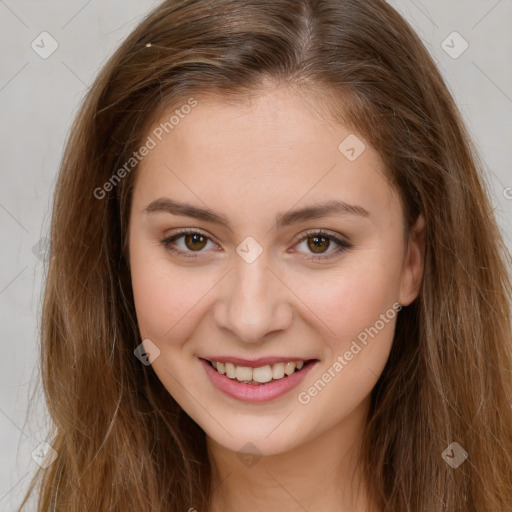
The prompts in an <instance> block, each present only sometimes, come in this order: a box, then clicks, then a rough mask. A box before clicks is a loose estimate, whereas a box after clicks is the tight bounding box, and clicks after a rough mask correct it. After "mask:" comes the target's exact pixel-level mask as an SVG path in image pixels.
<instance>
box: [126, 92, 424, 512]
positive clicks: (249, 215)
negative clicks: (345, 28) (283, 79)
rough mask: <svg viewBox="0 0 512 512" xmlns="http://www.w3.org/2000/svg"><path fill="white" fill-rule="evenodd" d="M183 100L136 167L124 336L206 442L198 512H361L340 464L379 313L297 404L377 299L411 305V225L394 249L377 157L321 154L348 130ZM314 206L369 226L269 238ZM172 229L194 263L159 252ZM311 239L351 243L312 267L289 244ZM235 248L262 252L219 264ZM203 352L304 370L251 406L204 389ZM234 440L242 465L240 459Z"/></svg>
mask: <svg viewBox="0 0 512 512" xmlns="http://www.w3.org/2000/svg"><path fill="white" fill-rule="evenodd" d="M197 99H198V105H197V106H196V107H195V108H194V109H192V111H191V113H189V114H188V115H187V116H185V118H184V119H181V120H180V122H179V124H178V125H177V126H175V127H174V130H173V131H172V132H170V133H169V134H168V135H166V136H165V137H164V138H163V139H162V141H161V142H159V143H158V144H157V146H156V147H155V148H154V149H152V150H151V152H150V153H149V155H148V156H146V157H145V158H144V160H143V161H142V162H141V164H140V166H139V168H138V169H137V176H136V182H135V188H134V192H133V202H132V210H131V215H130V226H129V251H130V265H131V276H132V284H133V291H134V297H135V306H136V311H137V318H138V322H139V328H140V332H141V336H142V339H143V340H146V339H149V340H151V342H152V343H154V344H155V345H156V346H157V347H158V348H159V350H160V354H159V356H158V357H157V358H156V359H155V360H154V361H153V363H152V366H153V369H154V371H155V372H156V374H157V375H158V377H159V378H160V380H161V381H162V383H163V384H164V386H165V387H166V389H167V390H168V391H169V393H170V394H171V395H172V396H173V397H174V398H175V399H176V401H177V402H178V403H179V404H180V405H181V406H182V407H183V409H184V410H185V411H186V412H187V413H188V414H189V415H190V416H191V417H192V418H193V419H194V420H195V421H196V422H197V423H198V424H199V425H200V426H201V428H202V429H203V430H204V431H205V433H206V436H207V443H208V450H209V456H210V459H211V462H212V465H213V467H214V488H215V489H214V492H213V500H212V510H223V511H228V512H229V511H235V510H245V511H248V512H251V511H256V510H269V511H274V510H275V511H277V510H286V511H289V512H292V511H295V510H297V511H299V510H301V511H303V510H304V509H305V510H308V511H311V510H322V511H325V512H329V511H334V510H336V511H338V512H339V511H340V510H342V511H363V510H364V511H367V510H371V506H372V504H371V503H370V502H369V500H368V497H367V490H366V489H365V486H364V482H362V479H361V478H360V475H359V472H358V471H357V468H356V463H357V461H358V456H359V455H358V453H359V452H358V450H359V446H360V440H361V433H362V429H363V426H364V424H365V422H366V414H367V411H368V407H369V398H370V393H371V390H372V388H373V387H374V385H375V383H376V382H377V380H378V378H379V376H380V374H381V372H382V370H383V368H384V366H385V363H386V361H387V358H388V355H389V351H390V349H391V345H392V340H393V333H394V328H395V324H396V315H395V316H394V318H393V319H391V320H388V322H386V323H384V327H383V328H381V329H380V330H379V332H378V334H377V335H374V337H373V338H369V339H368V343H367V345H366V346H364V347H363V348H362V350H361V351H359V352H358V353H357V355H355V356H354V357H353V359H352V360H350V361H348V364H346V366H344V367H343V369H342V371H339V372H338V373H337V374H336V377H334V378H332V379H331V381H330V382H329V383H328V384H327V385H326V386H325V387H324V388H323V389H322V390H321V392H319V393H317V395H316V396H314V397H312V398H311V400H310V401H309V403H307V404H303V403H300V402H299V400H298V394H299V392H304V391H307V390H308V388H310V387H311V386H312V385H313V384H314V383H315V382H316V381H317V380H318V379H321V378H322V375H323V374H325V373H326V372H328V371H329V368H332V366H333V363H335V361H336V360H337V357H338V356H339V355H343V354H344V353H345V352H347V350H349V348H350V346H351V343H352V341H353V340H357V336H358V335H359V334H360V333H361V332H362V331H364V329H365V328H369V327H370V326H374V325H375V323H376V321H377V320H379V318H382V317H380V315H382V314H385V313H386V311H388V310H390V308H392V305H393V304H394V303H399V304H402V305H403V306H407V305H408V304H410V303H411V302H412V301H413V300H414V299H415V298H416V297H417V295H418V292H419V287H420V283H421V277H422V273H423V256H422V255H423V242H424V222H423V218H422V217H421V216H420V218H419V219H418V222H417V224H416V226H415V227H414V230H413V232H412V233H411V236H410V237H409V239H408V240H406V239H405V237H404V227H403V210H402V207H401V203H400V201H399V198H398V195H397V193H396V191H394V190H393V189H392V188H390V186H389V184H388V182H387V181H386V179H385V175H384V166H383V163H382V161H381V159H380V157H379V155H378V154H377V153H376V151H375V150H374V149H373V148H372V147H371V146H370V145H369V144H368V143H367V142H366V141H364V138H363V137H361V136H359V135H358V137H359V139H360V140H361V141H363V142H364V143H365V145H366V149H365V151H363V153H362V154H361V155H360V156H359V157H358V158H357V159H356V160H355V161H349V159H347V158H346V157H345V155H344V154H342V153H341V152H340V151H339V150H338V146H339V144H340V143H341V142H342V141H343V140H344V139H345V138H346V137H347V136H348V135H350V134H351V133H353V132H352V131H351V130H349V129H348V128H346V127H344V126H340V125H339V124H336V123H334V122H333V121H332V120H330V119H328V117H327V114H326V113H325V112H324V111H322V109H321V107H320V104H319V103H318V102H317V101H316V100H315V98H314V97H313V96H311V95H310V96H307V97H306V96H304V95H303V94H298V93H297V92H296V90H295V89H291V88H288V87H271V88H267V89H265V90H261V91H259V92H258V93H257V94H254V95H253V96H251V97H248V98H247V99H246V101H244V102H243V103H240V104H233V103H227V102H225V101H223V100H222V99H221V98H218V97H211V96H210V97H206V96H205V97H201V98H197ZM168 118H169V116H168V115H166V116H164V117H163V118H162V120H159V121H158V122H157V123H155V126H156V125H158V124H159V123H160V122H161V121H164V120H167V119H168ZM164 197H165V198H171V199H174V200H178V201H186V202H188V203H190V204H193V205H196V206H198V207H208V208H209V209H211V210H213V211H214V212H216V213H218V214H221V215H224V216H225V217H227V218H228V219H229V222H230V224H231V230H230V229H228V228H226V227H223V226H220V225H217V224H214V223H212V222H210V221H204V220H197V219H194V218H190V217H184V216H178V215H173V214H170V213H166V212H159V213H148V212H146V211H144V209H145V208H146V206H147V205H148V204H150V203H151V202H152V201H154V200H156V199H159V198H164ZM330 199H341V200H343V201H346V202H348V203H350V204H355V205H359V206H362V207H363V208H365V209H366V210H367V211H368V212H369V216H368V217H363V216H356V215H341V214H339V213H335V214H330V215H328V216H324V217H322V218H318V219H307V220H305V221H301V222H300V223H298V224H296V225H290V226H287V227H283V228H280V229H276V228H275V216H276V215H277V214H278V213H280V212H286V211H288V210H292V209H296V208H300V207H303V206H306V205H311V204H314V203H317V202H324V201H327V200H330ZM183 228H197V229H199V230H200V231H201V232H202V233H203V234H205V235H206V236H207V237H208V239H207V244H206V243H205V242H203V243H202V244H200V243H198V242H197V241H195V242H194V241H190V240H188V244H187V238H186V237H185V236H183V237H181V238H180V239H177V240H175V241H174V243H175V246H176V247H177V248H178V249H181V250H182V251H184V252H187V254H188V255H192V256H196V258H195V259H193V258H187V257H185V256H180V255H178V254H176V253H173V252H172V251H171V250H170V249H169V248H166V247H165V246H164V245H163V244H162V240H163V239H165V238H166V237H169V236H171V235H172V234H175V233H176V232H178V231H179V229H183ZM318 229H324V230H328V231H329V232H330V233H329V234H333V235H335V236H337V237H338V238H340V239H342V240H346V241H348V242H349V243H350V244H351V248H349V249H347V250H345V251H344V252H339V253H336V252H335V250H336V247H337V244H336V243H335V242H334V241H332V242H331V244H330V245H329V243H328V242H327V241H324V242H323V244H322V245H321V248H323V254H324V255H332V256H333V257H331V258H328V259H325V260H317V261H315V260H312V259H311V257H313V256H315V255H321V254H322V251H320V253H315V252H314V247H313V244H312V243H311V238H312V237H313V236H314V235H309V236H310V238H309V241H310V244H309V245H308V239H306V241H303V242H300V241H299V240H300V239H301V238H302V236H301V235H303V234H304V233H305V232H306V231H308V230H318ZM248 236H251V237H253V238H254V239H255V240H256V241H257V243H258V244H259V245H260V246H261V248H262V253H261V255H260V256H259V257H258V258H257V259H256V260H255V261H254V262H252V263H248V262H247V261H245V260H244V259H243V258H242V257H240V256H239V255H238V253H237V252H236V249H237V247H238V246H239V245H240V244H241V242H242V241H244V239H245V238H246V237H248ZM312 247H313V249H312ZM308 258H309V259H308ZM207 355H231V356H235V357H243V358H246V359H255V358H258V357H266V356H287V357H292V356H293V357H297V359H317V360H318V363H317V365H316V366H315V367H314V368H313V369H312V370H311V371H310V372H309V373H308V374H307V375H306V378H305V379H304V381H303V382H302V383H301V384H300V386H299V387H298V388H296V389H294V390H292V391H291V392H289V393H287V394H286V395H284V396H282V397H280V398H278V399H275V400H271V401H269V402H266V403H259V404H254V403H245V402H241V401H238V400H236V399H233V398H230V397H227V396H226V395H224V394H223V393H222V392H221V391H219V390H218V389H217V388H215V387H214V386H213V385H212V384H211V383H210V381H209V379H208V377H207V375H206V373H205V371H204V368H203V367H202V366H201V364H200V363H199V359H198V358H199V357H205V356H207ZM331 372H332V370H331ZM247 443H252V445H254V446H255V447H256V448H255V449H253V450H254V451H255V452H256V453H257V456H255V457H254V458H253V459H252V460H251V459H246V460H245V461H244V460H243V458H242V457H240V456H239V455H240V452H241V451H251V449H250V448H248V447H247ZM244 446H245V448H243V447H244ZM191 506H192V504H191Z"/></svg>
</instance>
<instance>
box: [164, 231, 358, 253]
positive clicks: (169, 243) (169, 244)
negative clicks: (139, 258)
mask: <svg viewBox="0 0 512 512" xmlns="http://www.w3.org/2000/svg"><path fill="white" fill-rule="evenodd" d="M190 234H192V235H194V234H197V235H201V236H204V237H205V238H206V239H207V240H209V241H212V240H211V239H210V237H209V236H207V235H206V233H203V232H202V231H199V230H197V229H185V230H182V231H180V232H178V233H175V234H174V235H172V236H170V237H167V238H164V239H163V240H161V243H162V244H163V245H164V247H165V248H166V249H167V250H169V251H172V252H175V253H177V254H178V255H180V256H183V257H185V258H198V257H199V256H198V255H194V256H192V255H190V254H189V253H187V252H184V251H182V250H180V249H177V248H176V246H175V245H173V242H174V241H176V240H178V239H179V238H181V237H183V236H184V235H190ZM315 235H316V236H321V237H324V238H327V239H328V240H330V241H332V242H334V243H335V244H337V245H338V247H337V248H336V249H334V250H333V251H330V252H329V253H327V254H328V255H320V256H315V255H313V256H310V257H305V258H302V259H310V260H317V261H318V260H327V259H331V258H333V257H335V256H337V255H339V254H341V253H343V252H345V251H347V250H348V249H351V248H352V244H350V243H348V242H346V241H345V240H342V239H340V238H338V237H336V236H334V235H332V234H330V233H329V232H327V231H324V230H322V229H318V230H316V231H315V230H311V231H307V232H306V233H304V235H303V236H302V238H300V239H299V240H298V241H297V242H296V243H295V245H298V244H300V243H302V242H304V241H305V240H307V239H308V238H311V237H313V236H315ZM212 242H213V241H212ZM198 252H201V251H198Z"/></svg>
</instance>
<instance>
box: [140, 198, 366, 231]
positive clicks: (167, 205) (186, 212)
mask: <svg viewBox="0 0 512 512" xmlns="http://www.w3.org/2000/svg"><path fill="white" fill-rule="evenodd" d="M143 212H147V213H151V214H152V213H169V214H172V215H181V216H184V217H192V218H194V219H198V220H203V221H207V222H212V223H214V224H219V225H220V226H224V227H226V228H227V229H229V230H230V231H232V229H231V225H230V222H229V220H228V219H227V218H226V217H225V216H224V215H221V214H218V213H215V212H214V211H213V210H211V209H209V208H202V207H199V206H194V205H191V204H189V203H184V202H179V201H175V200H172V199H169V198H160V199H156V200H155V201H153V202H152V203H150V204H149V205H148V206H146V208H144V209H143ZM332 214H338V215H356V216H360V217H370V213H369V212H368V210H366V209H365V208H363V207H362V206H359V205H354V204H349V203H346V202H344V201H340V200H331V201H327V202H325V203H317V204H312V205H309V206H306V207H304V208H300V209H298V210H291V211H286V212H280V213H278V214H277V215H276V227H277V228H278V229H281V228H283V227H285V226H290V225H292V224H298V223H299V222H303V221H305V220H309V219H318V218H321V217H326V216H328V215H332Z"/></svg>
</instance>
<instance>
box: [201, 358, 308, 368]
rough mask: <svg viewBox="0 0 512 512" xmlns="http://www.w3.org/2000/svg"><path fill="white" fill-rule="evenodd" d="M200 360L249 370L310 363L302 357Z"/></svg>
mask: <svg viewBox="0 0 512 512" xmlns="http://www.w3.org/2000/svg"><path fill="white" fill-rule="evenodd" d="M202 359H206V360H207V361H211V362H216V363H233V364H234V365H236V366H247V367H249V368H259V367H260V366H266V365H272V364H275V363H295V362H299V361H303V362H304V363H306V361H311V359H304V358H302V357H279V356H278V357H260V358H259V359H243V358H241V357H231V356H207V357H203V358H202Z"/></svg>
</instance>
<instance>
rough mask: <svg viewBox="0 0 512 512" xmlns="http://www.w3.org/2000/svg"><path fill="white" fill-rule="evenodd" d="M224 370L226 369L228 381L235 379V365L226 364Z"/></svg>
mask: <svg viewBox="0 0 512 512" xmlns="http://www.w3.org/2000/svg"><path fill="white" fill-rule="evenodd" d="M224 368H225V369H226V377H229V378H230V379H234V378H235V365H234V364H233V363H226V364H225V365H224Z"/></svg>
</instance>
